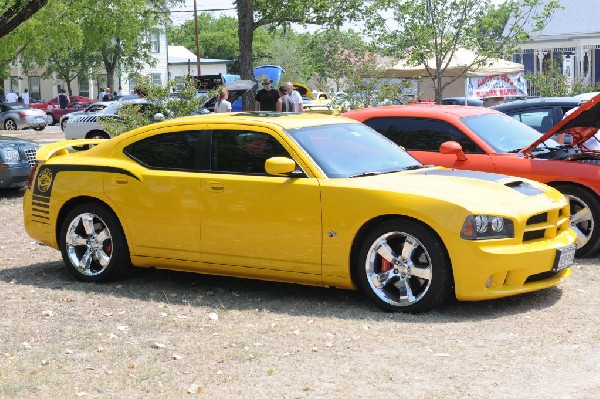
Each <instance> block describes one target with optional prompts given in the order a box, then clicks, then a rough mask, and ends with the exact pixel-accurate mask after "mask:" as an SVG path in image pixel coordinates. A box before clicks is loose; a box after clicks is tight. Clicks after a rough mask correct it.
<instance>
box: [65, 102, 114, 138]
mask: <svg viewBox="0 0 600 399" xmlns="http://www.w3.org/2000/svg"><path fill="white" fill-rule="evenodd" d="M111 103H112V102H111V101H100V102H97V103H92V104H90V105H88V106H87V107H85V109H84V110H83V111H76V112H71V113H68V114H65V115H63V116H61V117H60V128H61V130H62V131H63V132H64V131H65V126H66V125H67V123H68V122H69V119H71V118H74V117H76V116H78V115H89V114H91V113H96V112H98V111H102V110H103V109H104V108H106V107H108V106H109V105H110V104H111Z"/></svg>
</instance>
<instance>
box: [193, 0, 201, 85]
mask: <svg viewBox="0 0 600 399" xmlns="http://www.w3.org/2000/svg"><path fill="white" fill-rule="evenodd" d="M194 34H195V36H196V68H197V71H198V72H197V75H198V76H200V75H201V73H200V45H199V44H198V8H197V6H196V0H194Z"/></svg>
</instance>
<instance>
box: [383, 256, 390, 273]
mask: <svg viewBox="0 0 600 399" xmlns="http://www.w3.org/2000/svg"><path fill="white" fill-rule="evenodd" d="M391 269H392V262H390V261H388V260H387V259H385V258H381V271H382V272H387V271H388V270H391Z"/></svg>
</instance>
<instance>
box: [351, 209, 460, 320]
mask: <svg viewBox="0 0 600 399" xmlns="http://www.w3.org/2000/svg"><path fill="white" fill-rule="evenodd" d="M353 267H354V268H355V269H354V271H355V276H356V277H357V280H358V281H357V284H358V286H359V288H360V289H361V291H362V292H363V293H364V294H365V295H366V296H367V297H368V298H369V299H371V300H372V301H373V302H374V303H375V304H376V305H377V306H379V307H381V308H383V309H385V310H391V311H395V312H404V313H419V312H424V311H427V310H430V309H431V308H433V307H435V306H438V305H440V304H441V303H442V302H444V301H445V300H446V299H447V298H448V296H449V295H450V293H451V290H452V286H453V284H452V281H453V280H452V268H451V265H450V260H449V258H448V255H447V252H446V248H445V247H444V244H443V243H442V241H441V240H440V239H439V238H438V237H437V236H436V235H435V234H434V233H433V232H431V230H429V229H428V228H427V227H426V226H424V225H422V224H420V223H418V222H414V221H406V220H391V221H387V222H384V223H382V224H380V225H379V226H377V227H376V228H374V229H373V230H371V231H370V232H369V233H368V234H367V235H366V237H365V239H364V241H363V243H362V245H361V248H360V251H359V253H358V257H357V259H356V260H355V263H354V265H353Z"/></svg>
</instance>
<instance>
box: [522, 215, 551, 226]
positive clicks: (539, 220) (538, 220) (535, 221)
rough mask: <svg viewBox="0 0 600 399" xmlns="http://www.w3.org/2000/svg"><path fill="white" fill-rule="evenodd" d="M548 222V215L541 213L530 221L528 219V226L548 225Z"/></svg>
mask: <svg viewBox="0 0 600 399" xmlns="http://www.w3.org/2000/svg"><path fill="white" fill-rule="evenodd" d="M547 221H548V214H547V213H540V214H539V215H533V216H532V217H530V218H529V219H527V225H530V224H538V223H546V222H547Z"/></svg>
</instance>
